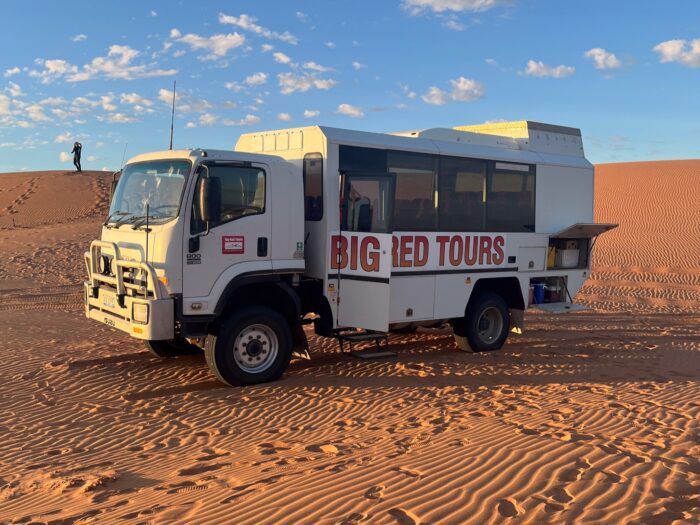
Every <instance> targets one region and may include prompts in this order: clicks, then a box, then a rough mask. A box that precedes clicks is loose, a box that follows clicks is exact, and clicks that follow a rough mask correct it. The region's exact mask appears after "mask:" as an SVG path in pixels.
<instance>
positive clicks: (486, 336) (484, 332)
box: [476, 306, 503, 343]
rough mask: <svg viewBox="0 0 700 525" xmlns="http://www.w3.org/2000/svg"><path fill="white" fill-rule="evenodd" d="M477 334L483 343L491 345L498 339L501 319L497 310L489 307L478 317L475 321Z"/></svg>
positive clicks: (501, 323) (501, 328)
mask: <svg viewBox="0 0 700 525" xmlns="http://www.w3.org/2000/svg"><path fill="white" fill-rule="evenodd" d="M476 326H477V333H478V334H479V339H481V340H482V341H483V342H484V343H491V342H493V341H495V340H496V339H498V337H499V336H500V335H501V331H502V330H503V317H502V316H501V312H500V311H499V310H498V308H496V307H494V306H489V307H488V308H486V309H485V310H484V311H483V312H481V315H480V316H479V320H478V321H477V325H476Z"/></svg>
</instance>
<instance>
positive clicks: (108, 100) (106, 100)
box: [100, 95, 117, 111]
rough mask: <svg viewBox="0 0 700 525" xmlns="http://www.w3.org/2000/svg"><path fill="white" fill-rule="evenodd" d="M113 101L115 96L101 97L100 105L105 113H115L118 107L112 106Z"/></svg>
mask: <svg viewBox="0 0 700 525" xmlns="http://www.w3.org/2000/svg"><path fill="white" fill-rule="evenodd" d="M113 100H114V97H113V96H110V95H102V96H101V97H100V105H101V106H102V109H104V110H105V111H115V110H116V109H117V106H115V105H114V104H112V101H113Z"/></svg>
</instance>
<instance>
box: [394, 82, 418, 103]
mask: <svg viewBox="0 0 700 525" xmlns="http://www.w3.org/2000/svg"><path fill="white" fill-rule="evenodd" d="M399 87H400V88H401V91H403V93H404V95H406V96H407V97H408V98H410V99H414V98H416V97H417V96H418V94H417V93H416V92H415V91H411V88H409V87H408V86H407V85H406V84H402V83H401V82H399Z"/></svg>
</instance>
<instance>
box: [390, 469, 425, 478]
mask: <svg viewBox="0 0 700 525" xmlns="http://www.w3.org/2000/svg"><path fill="white" fill-rule="evenodd" d="M394 470H395V471H396V472H400V473H401V474H406V475H407V476H410V477H412V478H420V477H421V476H423V473H422V472H420V471H418V470H414V469H412V468H408V467H396V468H395V469H394Z"/></svg>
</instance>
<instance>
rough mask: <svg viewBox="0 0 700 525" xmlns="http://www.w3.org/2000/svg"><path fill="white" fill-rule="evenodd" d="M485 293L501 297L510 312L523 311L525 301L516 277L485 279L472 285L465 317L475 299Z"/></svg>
mask: <svg viewBox="0 0 700 525" xmlns="http://www.w3.org/2000/svg"><path fill="white" fill-rule="evenodd" d="M486 292H493V293H496V294H498V295H500V296H501V297H503V299H504V300H505V302H506V304H507V305H508V308H509V309H511V310H524V309H525V300H524V298H523V293H522V288H521V287H520V280H519V279H518V278H517V277H492V278H491V277H487V278H484V279H479V280H478V281H477V282H476V283H475V284H474V288H473V289H472V293H471V295H470V296H469V301H467V306H466V307H465V308H464V314H465V315H466V313H467V310H468V309H469V306H470V305H471V304H472V303H473V302H474V301H475V300H476V298H477V297H479V296H480V295H482V294H483V293H486Z"/></svg>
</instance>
